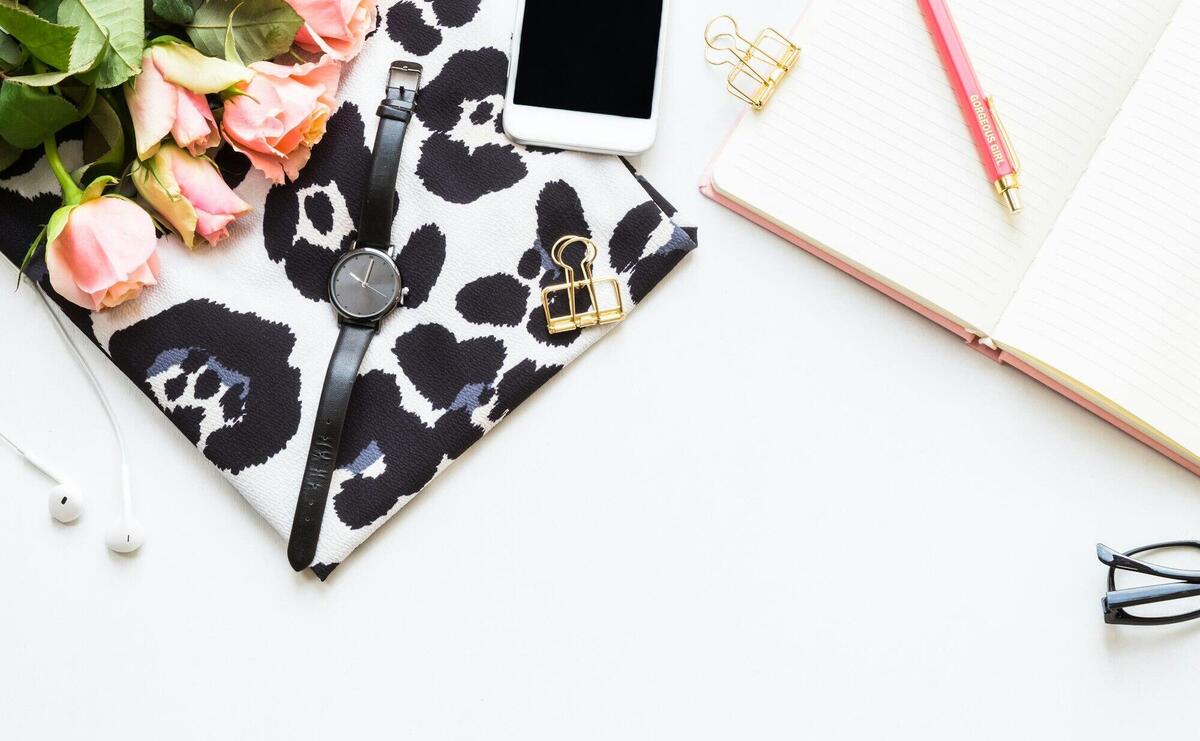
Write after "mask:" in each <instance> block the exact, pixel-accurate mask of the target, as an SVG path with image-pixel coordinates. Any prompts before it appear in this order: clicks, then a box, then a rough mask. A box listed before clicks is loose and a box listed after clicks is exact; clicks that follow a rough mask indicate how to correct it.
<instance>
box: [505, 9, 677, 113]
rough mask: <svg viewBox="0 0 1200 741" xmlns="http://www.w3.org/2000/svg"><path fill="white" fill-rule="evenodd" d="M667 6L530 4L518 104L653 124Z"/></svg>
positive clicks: (519, 67)
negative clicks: (655, 85) (660, 32)
mask: <svg viewBox="0 0 1200 741" xmlns="http://www.w3.org/2000/svg"><path fill="white" fill-rule="evenodd" d="M661 24H662V2H661V1H660V0H526V2H525V19H524V21H523V25H522V30H521V56H520V59H519V60H518V62H517V85H516V90H515V92H514V95H513V98H514V100H515V102H516V103H517V104H519V105H528V106H537V107H539V108H558V109H562V110H568V111H582V112H584V113H603V114H608V115H610V116H625V117H628V118H646V119H648V118H650V116H651V114H652V113H653V109H654V82H655V80H654V77H655V73H656V70H657V66H658V39H659V31H660V29H661Z"/></svg>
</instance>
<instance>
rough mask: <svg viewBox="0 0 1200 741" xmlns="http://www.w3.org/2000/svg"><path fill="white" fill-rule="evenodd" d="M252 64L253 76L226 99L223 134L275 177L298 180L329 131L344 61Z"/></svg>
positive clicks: (274, 180)
mask: <svg viewBox="0 0 1200 741" xmlns="http://www.w3.org/2000/svg"><path fill="white" fill-rule="evenodd" d="M250 69H252V70H253V71H254V73H255V74H254V79H252V80H250V82H249V83H244V84H240V85H238V90H239V91H240V93H241V94H234V95H230V96H228V97H227V98H226V99H225V115H224V116H223V117H222V118H221V128H222V130H224V132H225V138H226V139H227V140H228V141H229V143H230V144H231V145H232V146H233V148H234V149H236V150H237V151H239V152H241V153H242V154H244V155H246V156H247V157H249V158H250V163H251V164H252V165H254V167H256V168H258V169H259V170H261V171H262V172H263V174H264V175H266V176H267V178H269V179H270V180H271V181H272V182H275V183H282V182H283V181H284V179H285V178H288V179H291V180H295V179H296V178H297V177H298V176H299V174H300V169H301V168H302V167H304V165H305V164H306V163H307V162H308V157H309V154H310V151H309V150H310V149H311V148H312V146H313V145H314V144H316V143H317V142H319V141H321V137H323V136H325V123H326V122H327V121H328V120H329V115H330V114H331V113H332V112H333V108H334V105H335V103H334V94H335V93H336V92H337V86H338V78H339V77H340V75H341V65H340V64H338V63H337V62H335V61H334V60H333V59H332V58H331V57H329V56H324V57H321V60H320V61H319V62H315V63H310V64H296V65H293V66H291V67H288V66H285V65H282V64H274V63H272V62H256V63H254V64H252V65H250Z"/></svg>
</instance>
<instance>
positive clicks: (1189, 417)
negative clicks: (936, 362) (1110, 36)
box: [995, 2, 1200, 458]
mask: <svg viewBox="0 0 1200 741" xmlns="http://www.w3.org/2000/svg"><path fill="white" fill-rule="evenodd" d="M1197 38H1200V3H1196V2H1185V3H1184V4H1183V5H1182V6H1181V7H1180V9H1179V11H1178V13H1177V15H1176V18H1175V20H1174V22H1172V24H1171V26H1170V28H1169V29H1168V30H1167V32H1166V34H1165V35H1164V36H1163V39H1162V41H1161V42H1160V43H1159V47H1158V50H1157V51H1156V52H1155V54H1154V56H1153V57H1152V58H1151V60H1150V62H1149V63H1148V64H1147V65H1146V69H1145V72H1144V73H1143V75H1142V79H1141V80H1140V81H1139V82H1138V83H1137V84H1136V85H1135V86H1134V89H1133V92H1132V93H1131V94H1130V96H1129V100H1128V101H1127V103H1126V105H1125V107H1124V109H1123V110H1122V111H1121V113H1120V114H1119V115H1118V116H1117V119H1116V121H1115V122H1114V124H1113V128H1112V131H1111V132H1110V133H1109V136H1108V138H1107V139H1106V140H1105V142H1104V144H1103V145H1102V146H1101V148H1100V151H1099V152H1098V153H1097V155H1096V157H1095V159H1094V160H1093V162H1092V165H1091V167H1090V168H1089V169H1088V172H1087V174H1086V175H1084V177H1083V179H1082V181H1081V182H1080V184H1079V188H1078V190H1077V191H1076V193H1075V195H1074V196H1073V197H1072V199H1071V201H1070V203H1069V204H1068V205H1067V208H1066V210H1065V211H1064V212H1063V215H1062V218H1061V219H1060V220H1059V223H1058V225H1057V226H1056V227H1055V229H1054V231H1053V233H1052V234H1051V235H1050V237H1049V239H1048V240H1047V242H1046V246H1045V247H1044V248H1043V250H1042V253H1041V255H1040V256H1039V257H1038V259H1037V260H1036V261H1035V262H1034V265H1033V267H1032V268H1031V269H1030V271H1029V275H1028V276H1027V277H1026V279H1025V281H1024V283H1023V284H1022V286H1021V289H1020V291H1019V292H1018V294H1017V296H1016V297H1015V298H1014V299H1013V302H1012V305H1011V306H1010V307H1009V310H1008V311H1007V312H1006V313H1005V315H1004V318H1003V319H1002V321H1001V322H1000V326H999V327H998V328H997V331H996V336H995V339H996V341H997V342H998V343H999V344H1000V345H1001V346H1002V347H1004V348H1006V349H1011V350H1013V351H1014V352H1016V354H1018V355H1020V356H1022V357H1025V358H1026V359H1030V360H1032V361H1034V363H1035V364H1037V365H1042V366H1044V367H1048V368H1050V369H1053V370H1054V371H1056V375H1059V376H1060V377H1063V378H1064V380H1067V381H1068V382H1070V383H1073V384H1074V385H1075V386H1076V388H1078V389H1081V390H1084V391H1085V392H1089V391H1090V393H1092V394H1093V395H1098V396H1100V397H1103V398H1102V401H1104V402H1105V403H1106V404H1107V405H1108V406H1109V408H1110V409H1111V410H1114V411H1117V412H1118V413H1121V412H1122V410H1123V411H1124V413H1126V414H1127V416H1132V417H1133V418H1135V419H1133V420H1132V421H1134V422H1135V424H1139V425H1140V426H1141V427H1142V429H1143V431H1146V432H1150V433H1151V434H1152V435H1154V436H1155V437H1157V438H1159V439H1160V440H1161V441H1163V442H1166V443H1167V444H1169V445H1172V446H1173V447H1175V448H1176V450H1178V451H1179V452H1183V453H1185V454H1189V453H1190V455H1191V457H1193V458H1200V178H1198V173H1200V137H1197V136H1196V121H1197V120H1200V101H1198V100H1197V98H1196V92H1197V91H1198V90H1200V45H1198V44H1197V43H1196V39H1197Z"/></svg>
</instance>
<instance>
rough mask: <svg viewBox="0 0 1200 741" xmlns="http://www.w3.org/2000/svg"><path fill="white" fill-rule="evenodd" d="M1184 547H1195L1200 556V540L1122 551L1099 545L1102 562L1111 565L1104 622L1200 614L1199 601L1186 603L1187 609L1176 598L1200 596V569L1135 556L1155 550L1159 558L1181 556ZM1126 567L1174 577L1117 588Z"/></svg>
mask: <svg viewBox="0 0 1200 741" xmlns="http://www.w3.org/2000/svg"><path fill="white" fill-rule="evenodd" d="M1180 549H1191V550H1193V551H1195V552H1196V555H1198V556H1200V541H1196V540H1175V541H1170V542H1167V543H1155V544H1154V545H1147V546H1143V547H1141V548H1135V549H1133V550H1132V551H1126V552H1124V553H1119V552H1117V551H1115V550H1113V549H1112V548H1109V547H1108V546H1106V545H1103V544H1097V545H1096V556H1097V557H1099V559H1100V563H1102V564H1104V565H1105V566H1108V594H1106V595H1105V596H1104V600H1103V602H1102V605H1103V606H1104V622H1106V623H1108V624H1109V625H1171V624H1172V623H1182V622H1186V621H1188V620H1194V619H1196V618H1200V607H1197V606H1196V605H1195V603H1185V604H1186V606H1187V607H1191V608H1195V609H1190V610H1185V609H1184V607H1183V606H1181V605H1180V604H1179V603H1175V602H1174V601H1175V600H1186V599H1188V598H1190V597H1200V570H1196V569H1186V568H1179V567H1176V566H1165V565H1159V564H1155V563H1150V561H1147V560H1144V559H1142V558H1134V556H1137V555H1141V554H1151V552H1155V551H1157V552H1159V553H1154V554H1152V557H1153V558H1154V559H1155V560H1158V559H1169V558H1171V557H1172V555H1175V556H1177V555H1178V553H1179V552H1180ZM1118 571H1125V572H1132V573H1136V574H1144V575H1147V576H1153V577H1157V578H1159V579H1170V580H1172V581H1168V582H1166V583H1162V584H1147V585H1141V586H1132V587H1126V588H1123V589H1117V572H1118Z"/></svg>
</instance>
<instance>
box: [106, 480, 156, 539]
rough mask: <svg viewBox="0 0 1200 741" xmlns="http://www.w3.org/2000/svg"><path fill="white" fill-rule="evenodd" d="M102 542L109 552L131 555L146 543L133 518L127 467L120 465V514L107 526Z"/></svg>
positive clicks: (139, 525) (138, 525) (141, 529)
mask: <svg viewBox="0 0 1200 741" xmlns="http://www.w3.org/2000/svg"><path fill="white" fill-rule="evenodd" d="M104 542H105V543H107V544H108V549H109V550H110V551H115V552H117V553H133V552H134V551H136V550H137V549H138V548H141V547H142V544H143V543H145V542H146V529H145V528H144V527H142V523H141V522H140V521H139V520H138V519H137V518H136V517H134V516H133V495H132V493H131V492H130V491H129V466H128V465H126V464H124V463H122V464H121V514H120V515H119V516H118V517H117V519H116V520H114V521H113V523H112V524H111V525H110V526H109V528H108V532H107V533H105V535H104Z"/></svg>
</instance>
